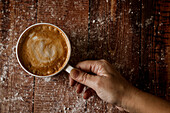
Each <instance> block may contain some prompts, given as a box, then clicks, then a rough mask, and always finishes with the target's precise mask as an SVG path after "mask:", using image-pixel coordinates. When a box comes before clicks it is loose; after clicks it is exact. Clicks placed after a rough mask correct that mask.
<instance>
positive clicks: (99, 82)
mask: <svg viewBox="0 0 170 113" xmlns="http://www.w3.org/2000/svg"><path fill="white" fill-rule="evenodd" d="M101 85H102V81H101V78H100V77H98V78H97V79H96V87H97V88H100V87H101Z"/></svg>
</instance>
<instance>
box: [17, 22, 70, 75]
mask: <svg viewBox="0 0 170 113" xmlns="http://www.w3.org/2000/svg"><path fill="white" fill-rule="evenodd" d="M39 25H50V26H53V27H55V28H57V29H58V30H59V32H60V33H61V34H62V35H63V37H64V38H65V41H66V44H67V47H68V51H67V52H68V53H67V57H66V61H65V62H64V64H63V66H62V67H61V68H60V70H58V71H56V72H54V73H52V74H50V75H44V76H41V75H36V74H34V73H32V72H30V71H28V70H27V69H26V68H25V67H24V66H23V64H22V62H21V60H20V58H19V52H20V51H19V43H20V41H21V40H22V38H23V35H24V34H25V33H26V32H27V31H28V30H29V29H31V28H33V27H35V26H39ZM70 55H71V44H70V41H69V39H68V36H67V35H66V34H65V33H64V31H63V30H62V29H60V28H59V27H57V26H56V25H53V24H50V23H37V24H33V25H31V26H29V27H28V28H27V29H25V30H24V31H23V32H22V34H21V35H20V37H19V39H18V41H17V45H16V57H17V60H18V63H19V64H20V66H21V67H22V69H23V70H24V71H26V72H27V73H28V74H30V75H32V76H36V77H50V76H54V75H56V74H58V73H59V72H61V71H62V70H63V69H64V68H65V67H66V65H67V64H68V61H69V59H70Z"/></svg>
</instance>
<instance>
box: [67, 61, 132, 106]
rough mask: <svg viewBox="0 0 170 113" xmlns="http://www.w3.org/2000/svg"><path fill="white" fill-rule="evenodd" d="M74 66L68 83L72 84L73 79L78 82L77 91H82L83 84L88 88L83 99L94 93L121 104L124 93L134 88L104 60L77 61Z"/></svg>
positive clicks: (105, 99)
mask: <svg viewBox="0 0 170 113" xmlns="http://www.w3.org/2000/svg"><path fill="white" fill-rule="evenodd" d="M76 67H77V68H78V69H73V70H72V71H71V73H70V85H72V86H73V85H74V84H75V81H77V82H79V83H80V84H78V85H77V92H78V93H80V92H82V90H83V87H84V86H83V85H86V86H88V87H89V89H87V90H86V91H85V93H84V98H85V99H87V98H89V97H90V96H92V95H93V94H94V93H96V94H97V95H98V96H99V97H100V98H101V99H102V100H104V101H106V102H108V103H111V104H116V105H121V103H122V102H121V101H122V99H123V97H124V96H125V94H126V93H127V92H129V93H130V92H131V91H132V90H134V88H133V87H132V86H131V85H130V84H129V83H128V82H127V81H126V80H125V79H124V78H123V77H122V76H121V75H120V73H119V72H117V71H116V70H115V69H114V67H113V66H112V65H111V64H109V63H108V62H107V61H106V60H97V61H84V62H80V63H78V64H77V66H76ZM81 70H82V71H81ZM88 73H94V74H88ZM82 84H83V85H82Z"/></svg>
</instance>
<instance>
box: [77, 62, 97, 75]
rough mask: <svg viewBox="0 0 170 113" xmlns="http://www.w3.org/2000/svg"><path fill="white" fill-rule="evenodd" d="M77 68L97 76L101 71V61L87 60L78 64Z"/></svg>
mask: <svg viewBox="0 0 170 113" xmlns="http://www.w3.org/2000/svg"><path fill="white" fill-rule="evenodd" d="M76 67H77V68H79V69H81V70H83V71H85V72H93V73H95V74H97V73H98V71H99V69H100V66H99V61H96V60H87V61H83V62H80V63H78V64H77V66H76Z"/></svg>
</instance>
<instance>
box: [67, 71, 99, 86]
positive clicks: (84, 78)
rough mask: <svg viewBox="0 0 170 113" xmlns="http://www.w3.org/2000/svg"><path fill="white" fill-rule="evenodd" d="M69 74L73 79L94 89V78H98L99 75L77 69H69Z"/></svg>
mask: <svg viewBox="0 0 170 113" xmlns="http://www.w3.org/2000/svg"><path fill="white" fill-rule="evenodd" d="M70 76H71V78H72V79H74V80H75V81H77V82H79V83H81V84H84V85H86V86H88V87H90V88H92V89H96V80H98V78H99V76H95V75H90V74H87V73H85V72H83V71H80V70H78V69H73V70H71V72H70Z"/></svg>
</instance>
